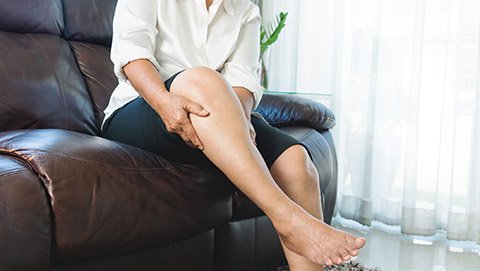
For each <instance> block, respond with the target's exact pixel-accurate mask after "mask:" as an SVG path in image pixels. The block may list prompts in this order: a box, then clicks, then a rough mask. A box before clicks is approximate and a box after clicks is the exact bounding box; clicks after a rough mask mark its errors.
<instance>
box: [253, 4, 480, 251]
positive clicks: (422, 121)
mask: <svg viewBox="0 0 480 271" xmlns="http://www.w3.org/2000/svg"><path fill="white" fill-rule="evenodd" d="M262 7H263V16H264V20H265V21H268V20H269V19H270V18H271V17H272V15H273V14H276V13H277V12H279V11H289V12H290V14H289V18H288V21H287V27H286V30H285V32H284V33H283V36H282V37H281V39H280V40H279V42H278V44H275V45H274V47H273V48H272V56H271V61H270V65H269V67H270V71H269V72H270V86H271V88H272V89H274V90H289V91H292V90H296V91H301V92H318V93H320V92H321V93H325V92H331V93H332V94H333V95H334V96H333V97H334V98H333V101H332V102H333V103H332V109H333V110H334V111H335V113H336V116H337V126H336V128H335V129H334V130H333V133H334V136H335V138H336V145H337V151H338V155H339V167H340V173H339V186H340V187H339V195H338V202H337V212H338V213H339V214H340V215H341V216H343V217H345V218H349V219H353V220H356V221H358V222H360V223H362V224H365V225H370V224H371V222H372V221H373V220H377V221H381V222H383V223H386V224H390V225H399V226H401V230H402V232H403V233H407V234H416V235H434V234H435V233H436V232H437V231H438V230H445V231H446V233H447V237H448V238H449V239H454V240H470V241H474V242H477V243H480V0H362V1H354V0H301V1H300V0H294V1H292V0H289V1H273V0H263V4H262Z"/></svg>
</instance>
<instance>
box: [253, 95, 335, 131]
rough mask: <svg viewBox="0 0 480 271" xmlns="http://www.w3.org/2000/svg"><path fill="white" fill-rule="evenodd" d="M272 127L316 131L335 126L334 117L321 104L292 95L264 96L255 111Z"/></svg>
mask: <svg viewBox="0 0 480 271" xmlns="http://www.w3.org/2000/svg"><path fill="white" fill-rule="evenodd" d="M255 111H256V112H258V113H260V114H261V115H262V116H263V117H264V118H265V120H266V121H267V122H269V123H270V124H271V125H273V126H277V127H286V126H305V127H311V128H313V129H315V130H317V131H322V130H326V129H331V128H333V127H334V126H335V115H334V114H333V112H332V111H331V110H330V109H328V108H327V107H325V106H324V105H323V104H321V103H319V102H316V101H313V100H310V99H307V98H303V97H299V96H294V95H283V94H282V95H278V94H268V93H266V94H264V95H263V98H262V100H261V101H260V105H259V106H258V108H257V109H256V110H255Z"/></svg>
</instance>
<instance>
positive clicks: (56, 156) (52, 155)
mask: <svg viewBox="0 0 480 271" xmlns="http://www.w3.org/2000/svg"><path fill="white" fill-rule="evenodd" d="M39 152H40V151H39ZM42 152H43V153H42V154H34V155H32V156H31V157H29V158H28V159H29V160H35V158H43V157H49V158H53V159H56V160H60V158H62V159H68V160H70V161H75V162H83V163H85V164H90V165H92V166H96V167H103V168H109V169H114V170H118V171H131V172H165V171H168V172H172V171H181V170H184V169H187V168H189V166H183V165H179V166H177V167H176V166H169V167H154V168H134V167H120V166H112V165H108V164H103V163H99V162H94V161H89V160H85V159H79V158H75V157H72V156H68V155H62V154H55V153H49V152H44V151H42Z"/></svg>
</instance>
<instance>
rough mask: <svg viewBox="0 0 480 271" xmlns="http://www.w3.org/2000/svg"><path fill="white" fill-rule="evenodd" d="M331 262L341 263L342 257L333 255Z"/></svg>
mask: <svg viewBox="0 0 480 271" xmlns="http://www.w3.org/2000/svg"><path fill="white" fill-rule="evenodd" d="M333 262H334V263H335V264H341V263H342V262H343V260H342V258H340V257H339V256H334V257H333Z"/></svg>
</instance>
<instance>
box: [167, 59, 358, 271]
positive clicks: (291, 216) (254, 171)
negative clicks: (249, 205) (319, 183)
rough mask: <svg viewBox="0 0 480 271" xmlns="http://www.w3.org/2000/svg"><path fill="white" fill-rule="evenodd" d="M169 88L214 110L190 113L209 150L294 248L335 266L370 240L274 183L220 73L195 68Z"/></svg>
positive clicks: (314, 258) (219, 164)
mask: <svg viewBox="0 0 480 271" xmlns="http://www.w3.org/2000/svg"><path fill="white" fill-rule="evenodd" d="M170 91H171V92H172V93H175V94H177V95H180V96H183V97H185V98H188V99H190V100H192V101H194V102H196V103H199V104H201V105H202V106H203V107H204V108H205V109H206V110H208V111H209V112H210V115H209V116H208V117H206V118H201V117H197V116H195V115H190V118H191V121H192V124H193V126H194V128H195V131H196V132H197V135H198V136H199V138H200V140H201V141H202V143H203V146H204V150H203V152H204V153H205V155H206V156H207V157H208V158H209V159H210V160H211V161H212V162H213V163H214V164H215V165H216V166H217V167H218V168H219V169H220V170H222V171H223V173H225V175H226V176H227V177H228V178H229V179H230V180H231V181H232V182H233V183H234V184H235V185H236V186H237V187H238V188H239V189H240V190H241V191H242V192H243V193H245V195H247V196H248V197H249V198H250V199H251V200H252V201H253V202H255V204H257V206H258V207H260V208H261V209H262V210H263V211H264V212H265V214H266V215H267V216H268V217H269V218H270V220H271V221H272V223H273V225H274V227H275V229H276V230H277V232H278V234H279V236H280V237H281V238H282V241H283V242H284V244H285V245H286V247H288V248H289V249H291V250H292V251H294V252H296V253H298V254H300V255H303V256H305V257H307V258H308V259H310V260H312V261H314V262H315V263H319V264H321V263H325V264H327V265H331V264H332V263H333V262H338V258H340V256H341V255H342V253H344V251H345V250H346V251H348V252H349V254H350V255H352V254H355V253H356V251H357V250H358V249H359V248H361V247H363V246H364V244H365V239H363V238H355V237H354V236H352V235H350V234H347V233H345V232H341V231H337V230H334V229H333V228H330V227H328V225H326V224H325V223H323V222H322V221H320V220H318V219H317V218H315V217H314V216H312V215H310V214H309V213H308V212H306V211H305V210H304V209H302V208H301V207H300V206H299V205H298V204H296V203H295V202H293V201H292V200H291V199H290V198H288V197H287V196H286V195H285V193H284V192H283V191H282V190H281V189H280V188H279V187H278V185H277V184H276V183H275V181H274V179H273V177H272V176H271V174H270V172H269V170H268V168H267V166H266V165H265V162H264V161H263V158H262V157H261V155H260V153H259V152H258V150H257V149H256V147H255V145H254V144H253V143H252V141H251V139H250V136H249V133H248V123H247V121H246V119H245V117H244V113H243V110H242V108H241V105H240V102H239V100H238V98H237V97H236V96H235V93H234V92H233V90H232V88H231V87H230V86H229V85H228V83H227V82H226V81H225V80H224V78H223V77H222V76H221V75H220V74H218V73H217V72H215V71H213V70H211V69H208V68H192V69H189V70H186V71H184V72H183V73H181V74H180V75H178V76H177V78H176V79H175V80H174V82H173V84H172V86H171V89H170Z"/></svg>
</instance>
